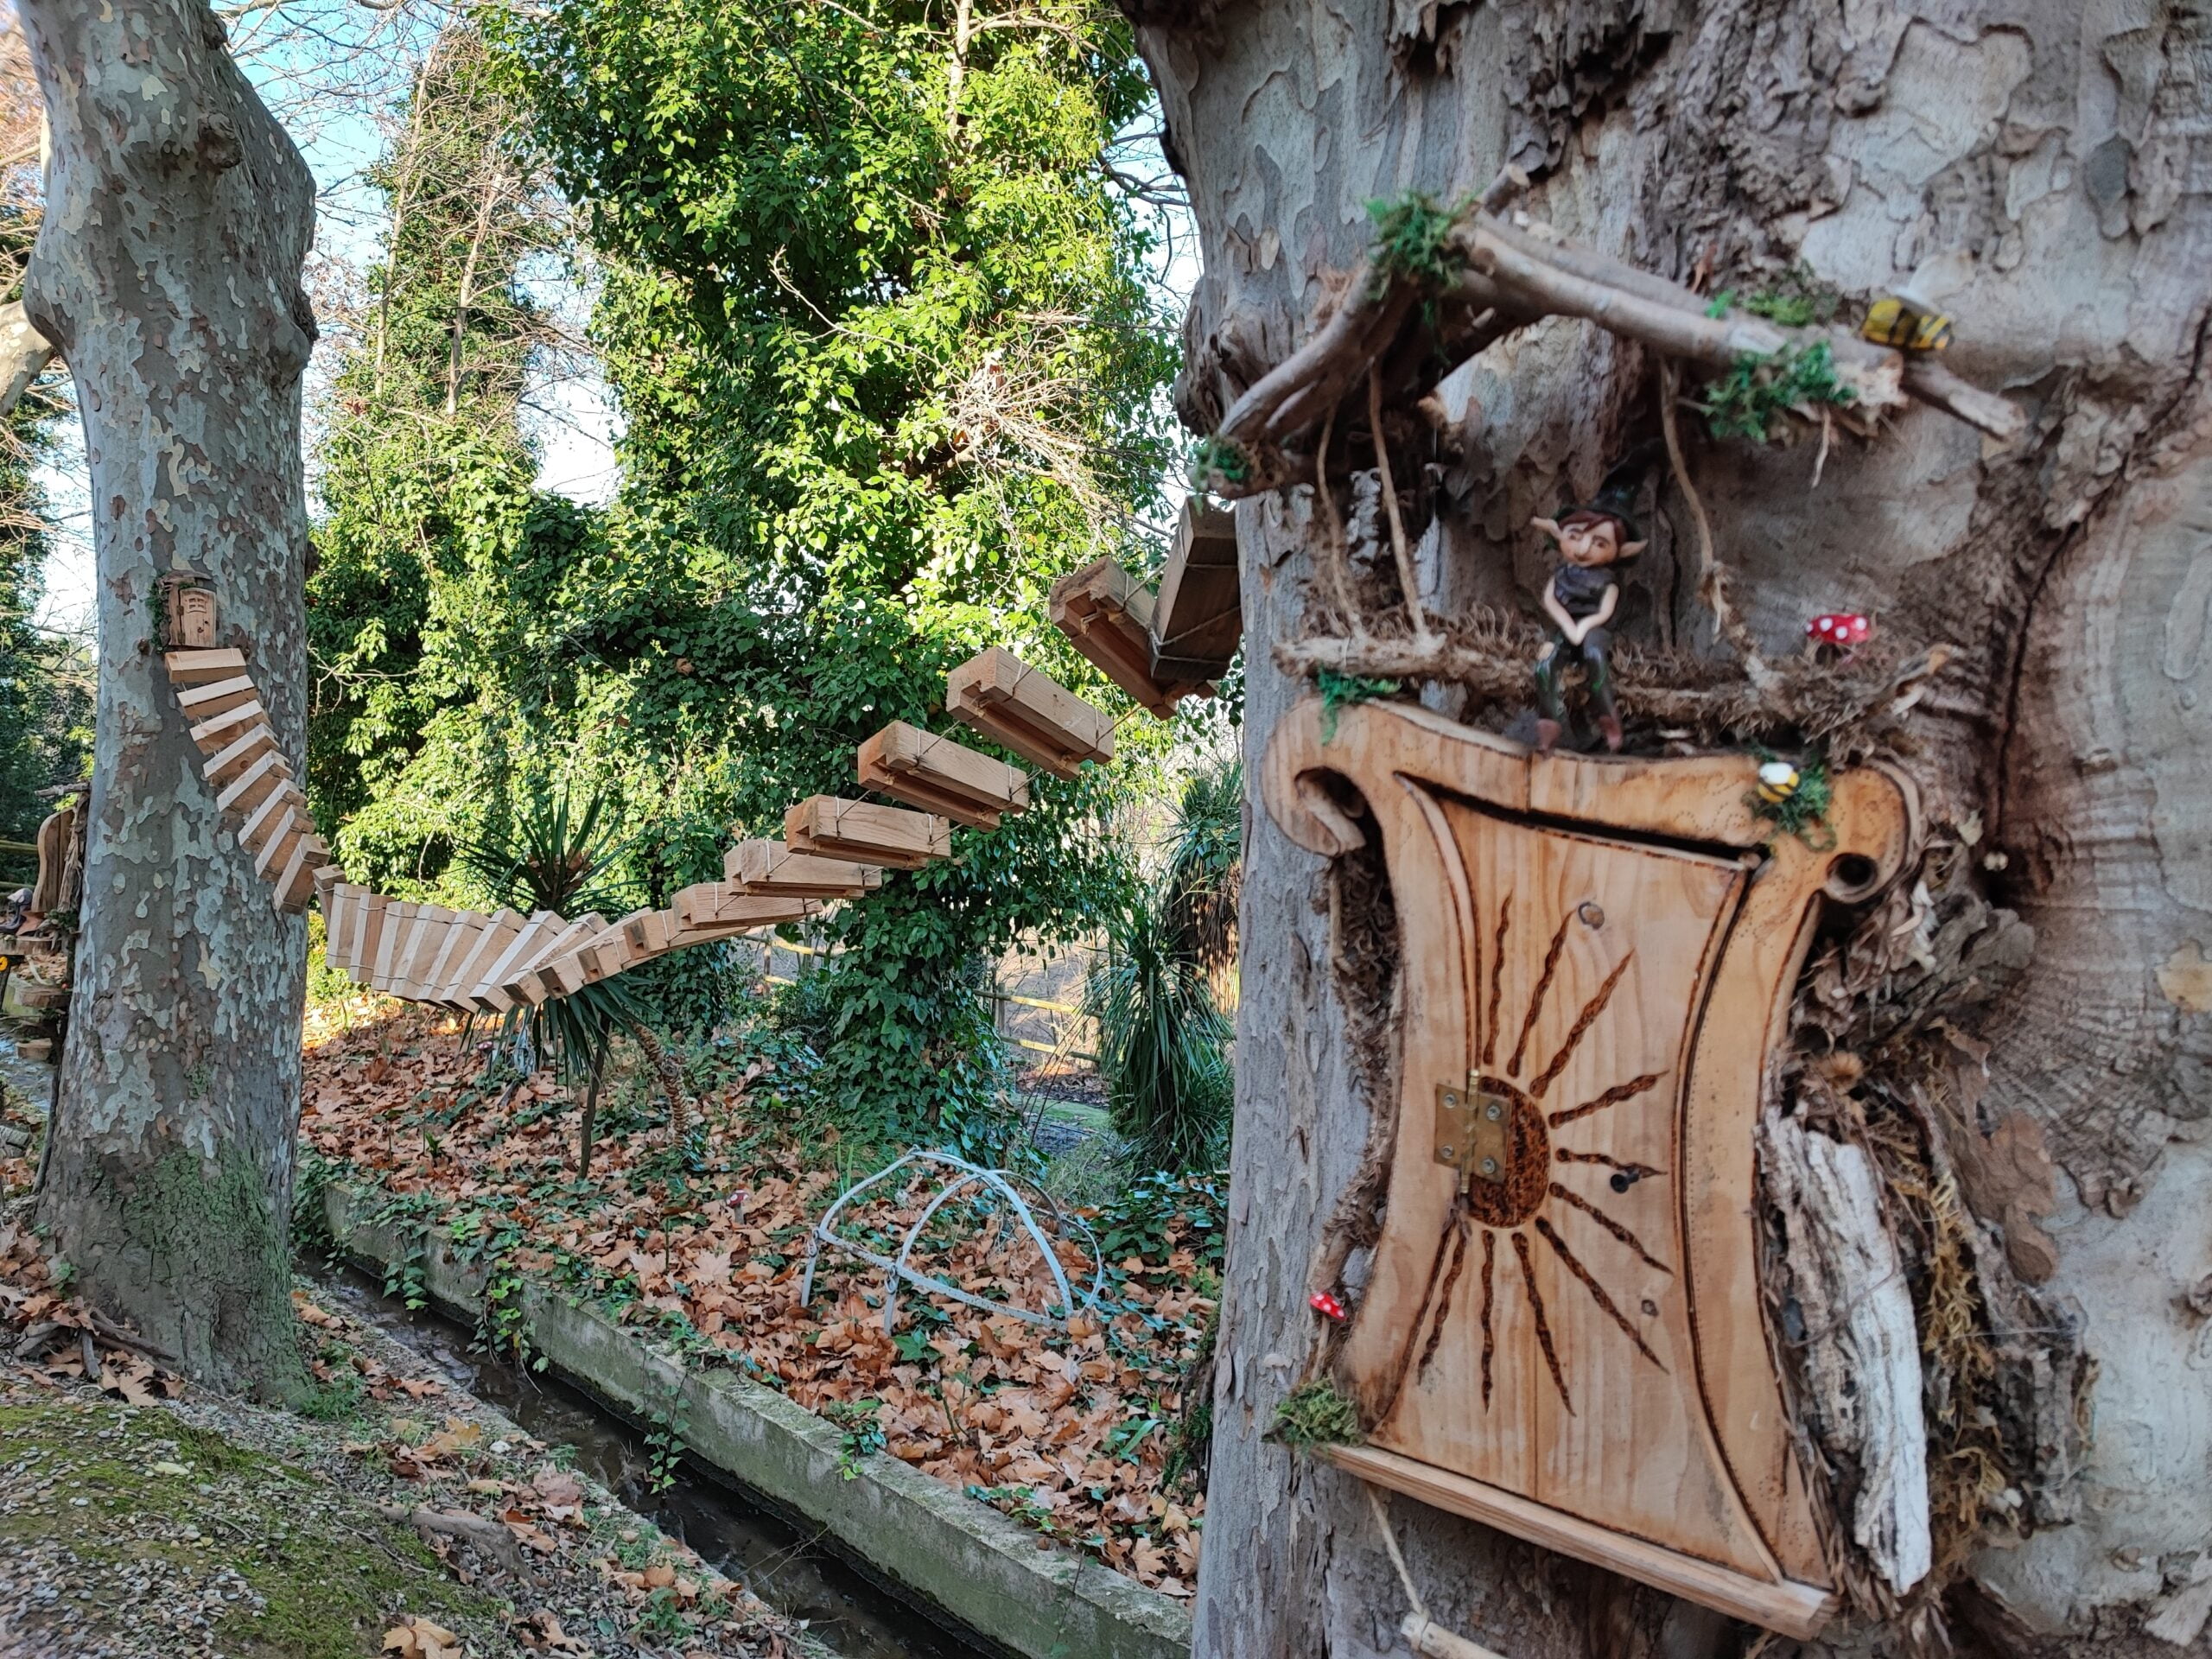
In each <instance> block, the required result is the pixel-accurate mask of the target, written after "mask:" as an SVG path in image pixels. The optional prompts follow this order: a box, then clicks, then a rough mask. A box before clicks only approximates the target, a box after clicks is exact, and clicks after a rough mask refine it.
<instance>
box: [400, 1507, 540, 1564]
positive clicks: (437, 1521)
mask: <svg viewBox="0 0 2212 1659" xmlns="http://www.w3.org/2000/svg"><path fill="white" fill-rule="evenodd" d="M377 1513H378V1514H379V1515H381V1516H384V1518H385V1520H387V1521H391V1522H405V1523H406V1524H407V1525H409V1526H410V1527H412V1528H414V1529H415V1531H416V1535H417V1536H418V1537H420V1538H421V1539H422V1541H423V1542H424V1543H425V1544H435V1541H436V1540H437V1539H439V1538H450V1539H452V1540H454V1541H455V1542H457V1543H463V1544H467V1546H468V1547H469V1548H471V1549H473V1550H474V1551H475V1552H476V1553H477V1554H479V1555H480V1556H481V1557H483V1558H484V1559H485V1560H487V1561H492V1562H494V1563H496V1564H497V1565H499V1567H504V1568H505V1569H506V1571H507V1572H509V1573H512V1574H513V1575H514V1577H516V1578H517V1579H519V1580H522V1581H523V1582H524V1583H525V1584H527V1583H528V1582H529V1581H530V1564H529V1563H528V1562H527V1561H525V1560H524V1559H523V1553H522V1546H521V1545H519V1544H518V1543H517V1542H516V1541H515V1535H514V1534H512V1532H509V1531H508V1530H507V1529H506V1528H505V1526H504V1525H502V1524H501V1523H500V1522H497V1521H487V1520H486V1519H485V1518H484V1517H483V1516H480V1515H470V1514H469V1513H467V1511H466V1510H434V1509H431V1508H429V1506H428V1505H424V1506H423V1508H421V1509H417V1510H414V1511H413V1512H411V1513H410V1511H408V1510H404V1509H402V1508H401V1507H400V1506H399V1505H398V1504H397V1503H379V1504H378V1505H377Z"/></svg>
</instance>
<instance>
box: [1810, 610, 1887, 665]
mask: <svg viewBox="0 0 2212 1659" xmlns="http://www.w3.org/2000/svg"><path fill="white" fill-rule="evenodd" d="M1873 637H1874V625H1873V623H1872V621H1871V620H1868V619H1867V618H1866V617H1864V616H1860V615H1858V614H1857V613H1854V612H1851V611H1827V612H1823V613H1821V615H1819V616H1816V617H1815V618H1814V619H1813V620H1811V621H1810V622H1808V623H1807V624H1806V625H1805V638H1806V639H1808V641H1810V642H1811V644H1812V647H1813V650H1814V652H1815V654H1816V655H1817V654H1818V653H1819V652H1820V650H1821V647H1822V646H1824V645H1830V646H1834V648H1835V649H1836V650H1837V651H1838V652H1841V653H1842V654H1843V655H1844V656H1846V657H1849V656H1850V655H1851V654H1852V652H1853V651H1854V650H1856V649H1857V648H1858V647H1859V646H1860V645H1865V644H1866V641H1867V640H1869V639H1872V638H1873Z"/></svg>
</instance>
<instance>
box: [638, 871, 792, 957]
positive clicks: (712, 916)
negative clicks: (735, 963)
mask: <svg viewBox="0 0 2212 1659" xmlns="http://www.w3.org/2000/svg"><path fill="white" fill-rule="evenodd" d="M669 908H670V909H671V910H672V911H674V912H676V919H677V923H678V924H679V926H678V928H677V932H676V934H674V935H672V936H671V949H672V948H674V946H673V940H674V938H680V937H681V936H682V935H683V934H684V933H689V932H697V931H701V930H702V929H704V930H707V931H715V930H721V931H725V932H729V933H741V932H744V931H747V930H748V929H750V928H755V927H768V926H772V925H774V924H776V923H778V922H797V921H804V919H805V918H807V917H809V916H813V915H817V914H818V913H819V912H821V909H822V904H821V901H820V900H819V899H809V898H806V897H804V896H802V895H799V894H796V893H750V892H747V890H746V889H745V888H743V887H738V886H736V885H735V884H734V883H732V882H728V881H702V882H699V883H697V884H696V885H695V886H692V887H685V888H684V889H683V891H682V892H680V893H677V895H676V900H675V902H674V903H673V904H672V905H671V906H669Z"/></svg>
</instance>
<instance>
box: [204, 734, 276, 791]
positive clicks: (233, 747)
mask: <svg viewBox="0 0 2212 1659" xmlns="http://www.w3.org/2000/svg"><path fill="white" fill-rule="evenodd" d="M268 753H276V754H277V756H278V758H279V759H282V758H283V752H282V751H281V750H279V749H278V748H277V734H276V733H274V732H272V731H270V729H269V727H268V724H267V722H266V721H257V722H255V724H254V725H252V726H251V728H248V729H247V730H245V732H242V733H240V734H238V736H236V737H234V738H232V740H231V741H229V742H227V743H226V744H225V745H224V746H223V747H221V748H219V749H217V750H216V751H215V752H214V753H213V754H210V755H208V756H207V757H206V759H205V760H203V761H202V762H201V764H200V775H201V776H202V777H204V778H206V779H207V781H208V782H209V783H211V784H213V785H215V786H216V787H217V788H220V787H221V786H222V784H223V780H224V779H226V778H228V777H230V776H231V775H232V773H234V772H237V771H238V770H239V768H241V767H243V766H251V765H252V764H253V763H254V762H255V761H257V760H260V759H261V757H262V756H263V755H264V754H268ZM284 770H285V772H287V774H289V772H290V771H291V767H290V766H289V764H288V765H287V766H285V768H284Z"/></svg>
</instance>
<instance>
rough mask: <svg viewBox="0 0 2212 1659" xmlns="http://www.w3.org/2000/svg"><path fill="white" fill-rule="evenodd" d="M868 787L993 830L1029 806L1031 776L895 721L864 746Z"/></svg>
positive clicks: (863, 768) (862, 759)
mask: <svg viewBox="0 0 2212 1659" xmlns="http://www.w3.org/2000/svg"><path fill="white" fill-rule="evenodd" d="M859 772H860V781H861V783H862V784H863V785H866V786H867V787H868V788H870V789H873V790H875V791H878V792H880V793H881V794H885V795H888V796H890V797H891V798H893V799H894V800H900V801H904V802H906V804H907V805H909V806H918V807H920V808H921V809H922V810H924V811H925V812H936V813H939V814H941V815H942V816H944V817H948V818H950V819H951V820H952V821H953V822H954V823H964V824H966V825H968V827H969V828H970V829H997V828H998V827H999V819H1000V817H1001V815H1002V814H1005V813H1007V812H1020V811H1023V810H1027V807H1028V805H1029V779H1028V778H1027V776H1025V775H1024V774H1023V773H1021V772H1018V771H1016V770H1015V769H1014V767H1012V766H1007V764H1006V762H1005V761H1003V760H992V759H991V757H990V756H989V755H988V754H978V753H976V751H975V750H973V749H971V748H969V747H966V746H965V745H963V744H961V743H957V742H955V741H953V740H952V739H950V738H949V737H938V736H937V735H936V734H933V733H930V732H925V731H924V730H922V729H921V728H919V727H918V726H909V725H908V724H907V723H906V721H903V720H894V721H892V722H891V723H890V724H889V725H888V726H886V727H885V728H883V729H882V730H881V731H880V732H878V733H877V734H875V735H874V737H871V738H870V739H868V741H867V742H865V743H863V744H861V752H860V767H859Z"/></svg>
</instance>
